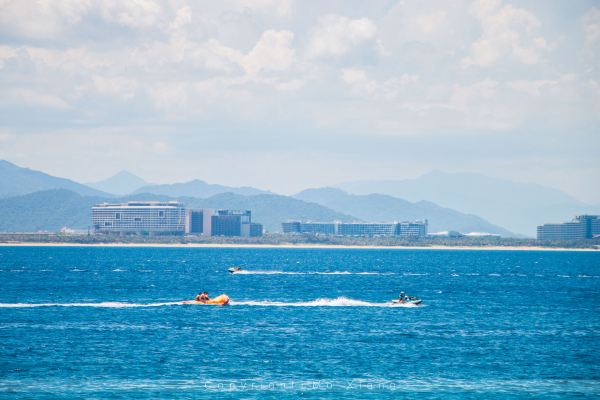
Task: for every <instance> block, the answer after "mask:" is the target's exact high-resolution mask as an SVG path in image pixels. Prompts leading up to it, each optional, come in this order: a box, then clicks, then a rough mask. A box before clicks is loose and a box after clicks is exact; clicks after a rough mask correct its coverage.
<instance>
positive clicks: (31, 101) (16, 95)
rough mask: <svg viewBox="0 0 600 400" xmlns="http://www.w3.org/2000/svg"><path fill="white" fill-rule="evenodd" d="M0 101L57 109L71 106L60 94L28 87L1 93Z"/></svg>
mask: <svg viewBox="0 0 600 400" xmlns="http://www.w3.org/2000/svg"><path fill="white" fill-rule="evenodd" d="M0 102H1V103H4V104H11V105H25V106H27V107H41V108H52V109H57V110H64V109H67V108H69V105H68V104H67V102H66V101H65V100H63V99H62V98H60V97H59V96H56V95H53V94H48V93H42V92H40V91H37V90H32V89H27V88H17V89H8V90H6V91H5V92H4V93H3V94H2V95H0Z"/></svg>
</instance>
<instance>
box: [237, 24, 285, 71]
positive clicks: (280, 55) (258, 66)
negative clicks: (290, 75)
mask: <svg viewBox="0 0 600 400" xmlns="http://www.w3.org/2000/svg"><path fill="white" fill-rule="evenodd" d="M293 39H294V34H293V33H292V32H290V31H274V30H268V31H265V32H264V33H263V34H262V36H261V37H260V39H259V40H258V42H257V43H256V45H255V46H254V47H253V48H252V50H250V52H249V53H248V54H247V55H246V56H245V57H244V58H243V60H242V61H241V64H242V66H243V67H244V69H245V70H246V72H247V73H248V74H249V75H255V74H257V73H258V72H260V71H261V70H273V71H282V70H286V69H288V68H289V67H290V66H291V65H292V62H293V60H294V49H292V48H291V43H292V40H293Z"/></svg>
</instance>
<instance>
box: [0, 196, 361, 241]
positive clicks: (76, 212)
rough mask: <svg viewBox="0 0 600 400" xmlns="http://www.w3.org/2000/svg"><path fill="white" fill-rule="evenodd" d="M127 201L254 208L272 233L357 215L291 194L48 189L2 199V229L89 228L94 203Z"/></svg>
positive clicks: (0, 217) (14, 230) (347, 219)
mask: <svg viewBox="0 0 600 400" xmlns="http://www.w3.org/2000/svg"><path fill="white" fill-rule="evenodd" d="M128 200H179V201H182V202H183V203H184V204H185V205H186V206H187V207H198V208H232V209H249V210H252V220H253V221H256V222H260V223H262V224H263V226H264V227H265V228H266V229H267V230H269V231H270V232H280V231H281V222H283V221H286V220H288V219H306V220H323V221H330V220H341V221H352V220H356V219H357V218H355V217H352V216H349V215H345V214H341V213H339V212H336V211H333V210H330V209H328V208H326V207H323V206H321V205H318V204H314V203H307V202H305V201H302V200H298V199H294V198H291V197H286V196H280V195H272V194H263V195H257V196H242V195H237V194H233V193H223V194H218V195H215V196H212V197H210V198H208V199H197V198H191V197H181V198H177V199H176V198H171V197H168V196H161V195H153V194H137V195H132V196H127V197H122V198H117V199H115V198H106V197H98V196H81V195H79V194H77V193H74V192H71V191H68V190H47V191H40V192H35V193H30V194H27V195H23V196H17V197H11V198H6V199H0V232H34V231H39V230H46V231H50V232H55V231H58V230H59V229H60V228H62V227H63V226H68V227H70V228H77V229H87V227H88V226H90V225H91V207H92V205H94V204H97V203H102V202H105V201H109V202H126V201H128Z"/></svg>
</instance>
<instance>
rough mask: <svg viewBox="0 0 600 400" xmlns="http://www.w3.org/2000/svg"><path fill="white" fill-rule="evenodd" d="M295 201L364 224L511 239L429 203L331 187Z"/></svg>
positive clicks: (306, 193)
mask: <svg viewBox="0 0 600 400" xmlns="http://www.w3.org/2000/svg"><path fill="white" fill-rule="evenodd" d="M294 197H295V198H297V199H301V200H304V201H308V202H312V203H317V204H321V205H323V206H325V207H328V208H331V209H333V210H338V211H341V212H343V213H346V214H350V215H354V216H355V217H358V218H360V219H362V220H364V221H414V220H425V219H427V220H429V230H430V231H432V232H435V231H442V230H455V231H458V232H472V231H477V232H493V233H497V234H500V235H502V236H515V234H514V233H512V232H509V231H508V230H506V229H504V228H502V227H500V226H496V225H493V224H491V223H489V222H488V221H486V220H484V219H483V218H480V217H478V216H476V215H470V214H464V213H461V212H458V211H455V210H452V209H449V208H443V207H440V206H438V205H437V204H434V203H431V202H429V201H422V200H421V201H419V202H416V203H411V202H410V201H407V200H403V199H399V198H396V197H392V196H388V195H383V194H367V195H353V194H349V193H346V192H344V191H343V190H341V189H335V188H320V189H307V190H304V191H302V192H300V193H298V194H296V195H294Z"/></svg>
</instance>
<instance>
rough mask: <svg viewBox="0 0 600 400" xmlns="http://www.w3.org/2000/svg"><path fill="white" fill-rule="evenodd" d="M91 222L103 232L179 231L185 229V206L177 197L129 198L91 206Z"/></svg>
mask: <svg viewBox="0 0 600 400" xmlns="http://www.w3.org/2000/svg"><path fill="white" fill-rule="evenodd" d="M92 224H93V226H94V230H95V231H96V232H101V233H136V232H144V233H161V234H179V233H183V232H184V230H185V208H184V206H183V204H181V203H179V202H176V201H169V202H161V201H130V202H129V203H124V204H108V203H103V204H97V205H95V206H93V207H92Z"/></svg>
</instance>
